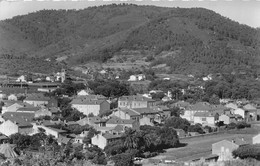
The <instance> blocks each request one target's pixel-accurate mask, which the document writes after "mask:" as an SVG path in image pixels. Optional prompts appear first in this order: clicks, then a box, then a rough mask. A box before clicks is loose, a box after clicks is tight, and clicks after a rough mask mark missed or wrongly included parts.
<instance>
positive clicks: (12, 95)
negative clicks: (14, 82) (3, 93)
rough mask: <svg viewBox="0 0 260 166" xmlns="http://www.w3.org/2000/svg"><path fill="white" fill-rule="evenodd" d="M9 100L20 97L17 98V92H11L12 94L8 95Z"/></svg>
mask: <svg viewBox="0 0 260 166" xmlns="http://www.w3.org/2000/svg"><path fill="white" fill-rule="evenodd" d="M8 100H11V101H17V100H18V99H17V96H16V95H15V94H10V95H9V96H8Z"/></svg>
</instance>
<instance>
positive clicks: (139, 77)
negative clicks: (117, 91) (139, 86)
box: [128, 74, 145, 81]
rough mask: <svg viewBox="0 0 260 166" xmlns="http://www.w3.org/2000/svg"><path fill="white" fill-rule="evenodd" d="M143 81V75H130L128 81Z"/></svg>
mask: <svg viewBox="0 0 260 166" xmlns="http://www.w3.org/2000/svg"><path fill="white" fill-rule="evenodd" d="M142 80H145V75H144V74H137V75H131V76H130V77H129V79H128V81H142Z"/></svg>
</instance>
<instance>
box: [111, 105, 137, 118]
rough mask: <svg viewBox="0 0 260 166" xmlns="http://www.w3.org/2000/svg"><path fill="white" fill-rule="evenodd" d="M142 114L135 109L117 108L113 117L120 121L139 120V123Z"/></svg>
mask: <svg viewBox="0 0 260 166" xmlns="http://www.w3.org/2000/svg"><path fill="white" fill-rule="evenodd" d="M140 115H141V114H140V113H139V112H137V111H135V110H133V109H130V108H124V107H122V108H116V109H115V110H114V111H113V113H112V116H116V117H118V118H120V119H128V120H130V119H132V120H137V121H139V118H140Z"/></svg>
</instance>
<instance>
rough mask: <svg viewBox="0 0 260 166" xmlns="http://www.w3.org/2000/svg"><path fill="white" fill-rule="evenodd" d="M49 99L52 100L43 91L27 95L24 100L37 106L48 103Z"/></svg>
mask: <svg viewBox="0 0 260 166" xmlns="http://www.w3.org/2000/svg"><path fill="white" fill-rule="evenodd" d="M49 100H50V98H49V97H45V96H44V95H43V94H41V93H34V94H29V95H27V97H26V98H25V99H24V102H25V103H28V104H31V105H34V106H35V107H37V106H45V105H47V104H48V102H49Z"/></svg>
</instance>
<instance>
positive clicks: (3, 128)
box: [0, 117, 33, 136]
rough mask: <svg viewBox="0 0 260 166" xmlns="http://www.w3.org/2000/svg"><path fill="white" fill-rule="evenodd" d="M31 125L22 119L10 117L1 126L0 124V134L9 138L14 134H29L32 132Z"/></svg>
mask: <svg viewBox="0 0 260 166" xmlns="http://www.w3.org/2000/svg"><path fill="white" fill-rule="evenodd" d="M32 127H33V125H32V124H31V123H29V122H27V121H25V120H23V119H20V118H17V117H11V118H9V119H8V120H6V121H5V122H3V123H2V124H0V132H1V133H2V134H4V135H6V136H10V135H12V134H15V133H20V134H30V133H31V132H32Z"/></svg>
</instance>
